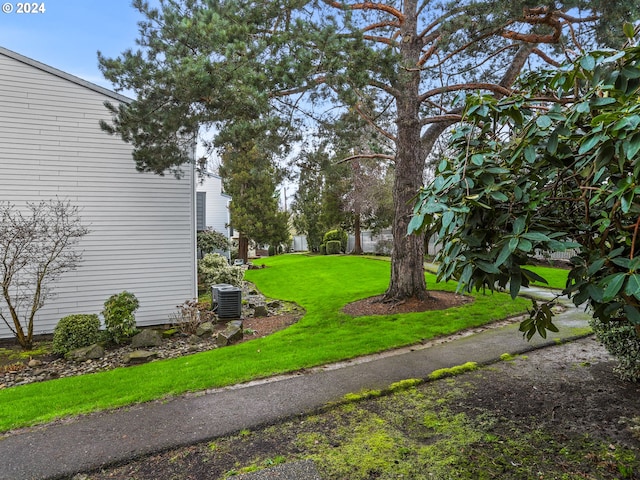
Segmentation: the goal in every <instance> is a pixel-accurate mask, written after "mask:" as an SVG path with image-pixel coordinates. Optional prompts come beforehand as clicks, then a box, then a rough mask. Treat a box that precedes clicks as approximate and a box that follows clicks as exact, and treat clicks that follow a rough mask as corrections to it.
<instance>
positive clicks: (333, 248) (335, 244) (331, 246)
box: [327, 240, 341, 255]
mask: <svg viewBox="0 0 640 480" xmlns="http://www.w3.org/2000/svg"><path fill="white" fill-rule="evenodd" d="M340 251H341V245H340V240H329V241H328V242H327V255H336V254H338V253H340Z"/></svg>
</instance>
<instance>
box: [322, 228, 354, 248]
mask: <svg viewBox="0 0 640 480" xmlns="http://www.w3.org/2000/svg"><path fill="white" fill-rule="evenodd" d="M347 237H348V236H347V232H345V231H344V230H342V229H336V230H329V231H328V232H327V233H325V234H324V243H325V245H326V244H327V243H328V242H330V241H332V240H337V241H339V242H340V247H341V248H340V249H341V251H343V252H346V251H347ZM327 253H328V252H327ZM338 253H340V252H338Z"/></svg>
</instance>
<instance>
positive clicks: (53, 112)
mask: <svg viewBox="0 0 640 480" xmlns="http://www.w3.org/2000/svg"><path fill="white" fill-rule="evenodd" d="M105 101H109V102H111V103H117V102H129V101H130V100H129V99H128V98H126V97H123V96H121V95H118V94H116V93H114V92H111V91H109V90H107V89H104V88H102V87H99V86H97V85H94V84H91V83H89V82H86V81H84V80H82V79H80V78H77V77H74V76H72V75H69V74H67V73H64V72H61V71H59V70H56V69H55V68H52V67H49V66H47V65H44V64H42V63H39V62H37V61H34V60H31V59H29V58H26V57H24V56H22V55H19V54H17V53H14V52H12V51H10V50H6V49H4V48H0V166H1V168H0V200H5V201H11V202H13V203H15V204H18V205H20V204H23V205H24V204H25V203H26V202H36V203H37V202H40V201H41V200H49V199H56V198H58V199H61V200H69V201H70V202H71V203H72V204H73V205H77V206H78V207H80V209H81V217H82V219H83V223H84V224H85V225H87V226H88V228H89V229H90V231H91V232H90V233H89V234H88V235H87V236H85V237H84V238H83V239H82V241H81V243H80V249H81V250H83V252H84V253H83V261H82V263H81V265H80V266H79V268H78V269H77V270H75V271H73V272H68V273H67V274H65V275H64V276H63V277H62V278H61V279H60V281H59V282H58V284H57V285H56V288H55V292H56V294H57V296H56V297H55V298H53V299H51V300H49V302H48V303H47V304H46V305H45V307H44V308H43V309H42V310H40V312H39V314H38V315H37V317H36V322H35V333H36V334H38V333H46V332H51V331H52V330H53V328H54V327H55V325H56V324H57V322H58V320H59V319H60V318H61V317H63V316H65V315H69V314H72V313H99V312H101V310H102V308H103V303H104V301H105V300H106V299H107V298H108V297H109V296H110V295H112V294H114V293H119V292H121V291H123V290H128V291H130V292H132V293H134V294H135V295H136V297H138V299H139V301H140V309H139V310H138V312H137V314H136V320H137V322H138V324H139V325H152V324H162V323H167V322H168V320H169V315H170V314H171V313H173V312H175V311H176V308H175V307H176V306H177V305H179V304H181V303H183V302H184V301H185V300H187V299H190V298H193V297H195V295H196V267H195V258H196V242H195V233H196V228H195V206H196V201H195V175H194V173H193V172H192V169H190V168H185V172H184V173H185V174H184V176H183V177H182V178H181V179H176V178H174V177H173V176H172V175H166V176H164V177H161V176H158V175H154V174H151V173H140V172H138V171H136V169H135V164H134V162H133V159H132V157H131V152H132V147H131V146H130V145H128V144H126V143H124V142H122V140H120V138H118V137H115V136H110V135H108V134H107V133H105V132H103V131H102V130H101V129H100V126H99V124H98V122H99V120H101V119H102V120H109V118H110V116H109V113H108V112H107V110H106V109H105V107H104V102H105ZM5 306H6V305H4V303H3V301H2V300H0V308H4V307H5ZM9 336H11V332H10V331H9V330H8V329H7V328H6V326H5V325H4V324H3V322H0V337H9Z"/></svg>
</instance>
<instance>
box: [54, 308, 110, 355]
mask: <svg viewBox="0 0 640 480" xmlns="http://www.w3.org/2000/svg"><path fill="white" fill-rule="evenodd" d="M99 340H100V319H99V318H98V315H90V314H75V315H67V316H66V317H63V318H61V319H60V321H59V322H58V324H57V325H56V328H55V329H54V330H53V351H54V352H55V353H59V354H61V355H64V354H65V353H67V352H69V351H71V350H74V349H76V348H82V347H88V346H89V345H92V344H94V343H96V342H98V341H99Z"/></svg>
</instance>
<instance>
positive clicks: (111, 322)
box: [102, 291, 140, 343]
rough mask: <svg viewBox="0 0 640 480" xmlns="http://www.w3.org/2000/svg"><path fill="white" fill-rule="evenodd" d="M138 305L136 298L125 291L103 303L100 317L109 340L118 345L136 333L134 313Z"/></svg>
mask: <svg viewBox="0 0 640 480" xmlns="http://www.w3.org/2000/svg"><path fill="white" fill-rule="evenodd" d="M139 305H140V304H139V302H138V299H137V298H136V296H135V295H134V294H133V293H130V292H127V291H124V292H121V293H116V294H115V295H111V296H110V297H109V298H108V299H107V301H106V302H104V310H103V311H102V315H103V316H104V323H105V327H106V329H107V337H108V339H109V340H112V341H114V342H116V343H120V342H122V341H123V340H124V339H126V338H129V337H131V336H133V335H135V334H136V333H137V332H138V329H137V328H136V317H135V315H134V312H135V311H136V310H137V309H138V307H139Z"/></svg>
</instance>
